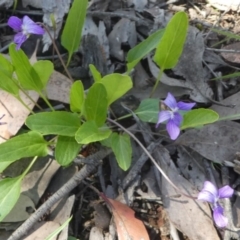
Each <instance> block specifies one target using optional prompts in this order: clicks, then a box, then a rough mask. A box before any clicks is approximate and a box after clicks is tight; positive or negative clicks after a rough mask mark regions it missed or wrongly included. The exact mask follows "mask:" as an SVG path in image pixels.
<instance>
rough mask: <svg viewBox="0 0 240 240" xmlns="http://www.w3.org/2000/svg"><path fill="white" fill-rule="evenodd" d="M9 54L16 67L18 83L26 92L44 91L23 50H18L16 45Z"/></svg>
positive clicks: (12, 45) (10, 47)
mask: <svg viewBox="0 0 240 240" xmlns="http://www.w3.org/2000/svg"><path fill="white" fill-rule="evenodd" d="M9 54H10V57H11V60H12V64H13V66H14V69H15V72H16V75H17V78H18V81H19V82H20V83H21V86H22V87H23V88H24V89H26V90H35V91H37V92H39V91H41V90H42V89H43V84H42V82H41V80H40V79H39V77H38V75H37V73H36V72H35V70H33V69H32V66H31V64H30V62H29V60H28V57H27V56H26V54H25V53H24V52H23V50H22V49H19V50H16V46H15V44H11V45H10V46H9Z"/></svg>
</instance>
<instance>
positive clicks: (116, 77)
mask: <svg viewBox="0 0 240 240" xmlns="http://www.w3.org/2000/svg"><path fill="white" fill-rule="evenodd" d="M100 83H102V84H103V85H104V87H105V88H106V90H107V99H108V105H110V104H111V103H113V102H114V101H116V100H117V99H118V98H120V97H122V96H123V95H124V94H125V93H126V92H127V91H128V90H130V89H131V88H132V86H133V84H132V80H131V78H130V77H129V76H127V75H122V74H119V73H113V74H109V75H107V76H105V77H103V78H102V79H101V80H100Z"/></svg>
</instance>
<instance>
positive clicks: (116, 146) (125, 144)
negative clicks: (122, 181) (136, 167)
mask: <svg viewBox="0 0 240 240" xmlns="http://www.w3.org/2000/svg"><path fill="white" fill-rule="evenodd" d="M111 140H112V145H111V148H112V150H113V152H114V154H115V156H116V159H117V162H118V165H119V167H120V168H121V169H123V170H124V171H127V170H128V169H129V167H130V166H131V162H132V146H131V141H130V137H129V135H128V134H126V133H124V134H117V133H113V134H112V136H111Z"/></svg>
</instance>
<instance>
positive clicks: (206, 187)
mask: <svg viewBox="0 0 240 240" xmlns="http://www.w3.org/2000/svg"><path fill="white" fill-rule="evenodd" d="M202 191H207V192H210V193H212V195H213V196H214V197H215V198H218V189H217V188H216V187H215V186H214V185H213V184H212V183H211V182H209V181H205V182H204V186H203V189H202Z"/></svg>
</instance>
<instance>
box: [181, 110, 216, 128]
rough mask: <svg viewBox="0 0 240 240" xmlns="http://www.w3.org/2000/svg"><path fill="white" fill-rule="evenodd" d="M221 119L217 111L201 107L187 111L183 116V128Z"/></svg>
mask: <svg viewBox="0 0 240 240" xmlns="http://www.w3.org/2000/svg"><path fill="white" fill-rule="evenodd" d="M218 119H219V115H218V114H217V112H215V111H213V110H211V109H205V108H199V109H194V110H191V111H189V112H187V113H186V114H185V115H184V116H183V123H182V126H181V130H183V129H186V128H193V127H198V126H202V125H204V124H209V123H214V122H216V121H217V120H218Z"/></svg>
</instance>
